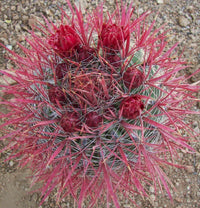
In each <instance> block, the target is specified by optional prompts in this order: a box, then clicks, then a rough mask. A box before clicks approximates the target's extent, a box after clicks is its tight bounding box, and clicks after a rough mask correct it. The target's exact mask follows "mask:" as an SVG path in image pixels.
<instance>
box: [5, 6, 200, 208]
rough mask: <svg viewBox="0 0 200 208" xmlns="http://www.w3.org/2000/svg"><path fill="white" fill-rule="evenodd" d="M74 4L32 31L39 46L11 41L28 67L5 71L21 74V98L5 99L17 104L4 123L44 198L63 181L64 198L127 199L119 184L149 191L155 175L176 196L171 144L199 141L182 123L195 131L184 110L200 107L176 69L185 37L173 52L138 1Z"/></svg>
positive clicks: (16, 90)
mask: <svg viewBox="0 0 200 208" xmlns="http://www.w3.org/2000/svg"><path fill="white" fill-rule="evenodd" d="M68 4H69V8H71V12H72V17H69V16H68V15H67V14H66V13H64V11H63V14H62V22H61V24H60V25H59V26H58V27H57V26H56V25H54V24H53V23H50V22H48V21H47V20H46V22H47V27H45V26H43V27H44V28H45V32H44V36H43V37H38V36H37V35H36V34H35V33H34V32H32V40H28V42H29V43H30V46H31V49H25V48H23V47H22V46H21V48H22V49H23V50H24V53H25V54H26V56H25V57H20V56H18V55H17V54H15V53H14V52H12V51H10V53H12V55H13V56H14V57H15V59H13V60H14V61H15V62H16V63H17V65H18V66H19V67H18V68H17V69H16V70H15V73H14V74H13V73H8V72H5V71H2V73H4V74H5V75H7V76H8V77H11V78H12V79H14V80H15V81H16V82H17V84H15V85H12V86H4V92H6V93H11V94H14V95H15V99H13V100H11V101H9V102H8V101H2V103H6V104H7V105H8V107H9V108H10V109H11V111H10V112H9V113H8V114H2V117H5V118H7V121H6V122H5V124H3V125H2V127H4V126H8V125H10V124H11V123H12V125H13V131H12V132H11V133H7V134H5V136H4V137H3V138H10V144H11V149H12V150H13V155H14V153H15V155H14V156H15V157H20V158H21V160H20V161H21V164H22V166H23V165H25V164H27V163H29V164H30V167H31V168H32V169H33V171H34V175H35V178H34V179H35V181H40V180H42V181H44V182H45V183H44V184H45V185H44V187H43V188H42V194H43V196H44V197H43V200H42V201H44V200H45V198H46V197H47V196H48V195H49V193H50V192H51V191H52V190H53V189H54V188H57V190H58V191H57V200H58V201H59V200H60V199H62V198H63V197H65V196H66V195H69V194H71V195H72V196H73V197H74V199H75V200H76V201H77V204H78V207H82V203H83V201H84V200H85V199H86V198H87V197H88V196H89V197H90V202H89V207H92V206H93V205H94V204H95V203H96V201H98V200H101V198H103V197H104V196H105V195H106V196H107V202H108V204H109V202H110V201H111V200H112V201H113V203H114V205H115V206H116V207H120V203H119V201H118V197H117V195H118V193H119V192H121V194H123V195H124V197H128V198H129V199H131V195H132V196H134V194H135V193H140V194H141V195H143V196H147V195H148V189H147V187H146V186H145V184H149V183H151V182H152V183H153V184H154V186H156V184H157V183H158V184H159V185H160V186H162V185H163V186H164V187H165V189H166V190H167V193H168V194H169V196H170V191H169V188H168V184H167V182H166V180H165V174H164V172H163V169H162V167H163V166H165V165H167V164H168V165H169V164H171V165H173V164H172V163H170V162H168V160H166V158H167V155H168V153H170V155H171V156H172V158H173V157H174V156H175V155H176V151H177V149H181V148H189V149H192V148H191V147H189V145H188V144H187V136H182V135H181V134H180V131H181V129H182V128H184V129H185V130H186V131H188V133H189V134H190V135H194V132H193V131H192V130H191V129H190V127H189V126H188V125H187V124H186V123H185V122H184V118H185V117H186V116H187V114H190V113H197V112H192V111H191V107H192V105H193V104H194V102H195V97H194V96H193V95H192V94H191V93H190V92H191V91H192V92H195V91H197V90H198V89H199V88H198V87H197V86H195V85H189V84H187V83H186V78H185V77H179V76H177V73H178V72H179V71H180V70H182V69H184V68H185V67H186V66H185V65H184V64H185V63H184V62H182V61H180V57H179V58H178V59H177V60H174V59H172V58H170V54H171V53H172V51H173V50H174V48H175V47H176V46H177V45H175V46H173V47H172V48H171V49H169V50H168V51H167V52H164V49H165V45H166V43H167V41H166V36H165V32H161V31H160V29H158V30H155V31H153V29H152V28H153V26H154V22H153V23H152V24H151V25H150V26H147V25H145V19H146V18H147V16H148V15H149V13H148V12H146V13H144V14H142V15H141V16H140V17H138V18H135V17H134V12H133V9H132V5H130V6H129V7H127V6H126V5H125V6H122V7H121V8H119V7H117V9H116V10H115V12H114V13H113V14H110V15H108V17H107V19H106V18H104V15H103V6H99V7H98V8H97V9H96V10H95V11H94V12H93V14H90V15H89V14H88V16H87V17H86V18H85V19H84V18H83V16H82V12H81V10H79V9H77V8H76V7H74V9H73V7H72V5H71V4H70V3H69V2H68ZM64 18H67V19H68V21H67V23H66V22H65V23H64V21H63V19H64ZM177 83H178V84H177ZM187 91H188V92H187ZM126 192H127V193H129V195H127V193H126ZM131 200H132V199H131Z"/></svg>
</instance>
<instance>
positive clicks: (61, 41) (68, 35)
mask: <svg viewBox="0 0 200 208" xmlns="http://www.w3.org/2000/svg"><path fill="white" fill-rule="evenodd" d="M49 44H50V45H51V46H52V48H53V49H54V50H55V51H56V52H57V53H58V54H59V55H61V56H65V57H69V56H71V55H73V52H74V51H73V50H74V49H75V47H76V46H78V45H79V44H80V39H79V37H78V34H77V33H76V32H75V30H74V29H73V28H72V27H70V26H68V25H61V26H60V27H59V28H58V29H57V30H56V32H55V34H53V35H51V37H50V39H49Z"/></svg>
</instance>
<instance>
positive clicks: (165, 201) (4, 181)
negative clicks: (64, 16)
mask: <svg viewBox="0 0 200 208" xmlns="http://www.w3.org/2000/svg"><path fill="white" fill-rule="evenodd" d="M71 2H74V1H71ZM75 2H76V3H77V2H81V4H82V5H83V7H84V8H86V10H91V9H92V8H93V7H95V6H96V5H97V4H98V2H99V1H94V0H93V1H86V0H82V1H75ZM114 2H115V1H114V0H110V1H105V8H104V10H105V12H106V11H107V10H112V9H113V8H114V7H115V3H114ZM125 2H129V1H125ZM133 5H134V6H135V7H136V10H135V12H136V13H138V14H142V13H143V12H144V11H146V10H152V11H155V12H157V11H159V15H158V16H157V24H156V25H157V27H159V26H160V25H162V24H163V23H167V25H166V28H167V29H170V31H169V32H168V34H169V36H168V40H169V42H170V43H169V47H170V45H172V44H173V43H175V42H180V45H179V54H180V53H181V52H182V51H183V50H184V52H183V56H184V57H185V59H186V61H188V62H189V63H190V65H191V67H190V68H188V69H187V70H185V72H184V73H186V74H187V75H190V74H191V73H192V72H194V71H196V70H197V69H198V68H200V50H199V49H200V36H199V34H200V27H199V26H200V2H198V1H197V0H135V1H134V4H133ZM58 6H63V7H64V9H66V10H67V4H66V1H65V0H52V1H51V0H1V1H0V42H1V43H3V44H4V45H6V46H7V47H8V48H10V49H12V50H15V51H17V52H18V53H21V52H20V50H19V47H18V46H17V42H20V43H21V44H22V45H25V46H26V42H25V36H27V35H28V30H30V29H31V27H32V25H33V24H34V23H35V22H36V20H40V21H41V22H43V19H42V16H43V15H44V16H45V17H48V18H50V19H52V20H53V21H54V22H56V21H57V20H59V17H60V11H59V9H58ZM154 17H155V13H154V15H152V16H151V18H150V19H152V18H154ZM5 56H6V54H5V50H4V49H3V48H0V69H6V68H11V67H12V63H10V62H9V61H8V60H6V59H5ZM199 80H200V74H198V75H196V76H194V77H193V78H191V79H190V82H192V83H194V82H197V81H199ZM2 82H3V81H2V75H0V83H2ZM0 93H1V92H0ZM199 95H200V94H199ZM199 95H197V96H199ZM3 96H6V95H3ZM8 99H9V98H8ZM199 107H200V106H199V104H197V105H196V106H195V107H194V108H195V110H199ZM0 110H1V111H5V108H3V107H2V106H1V107H0ZM189 121H190V122H191V124H192V127H193V128H194V129H195V130H196V131H197V132H200V130H199V129H200V118H199V117H198V116H192V117H191V118H190V119H189ZM0 136H1V135H0ZM191 145H192V147H194V148H195V149H196V150H197V152H196V153H195V154H192V155H191V154H188V153H187V152H179V159H178V160H179V163H180V164H182V165H185V169H174V168H171V167H170V168H168V169H167V170H166V172H167V175H168V176H169V178H170V179H171V180H172V183H173V185H174V187H175V189H176V190H175V191H172V196H173V198H174V201H173V203H171V202H170V200H169V198H168V197H167V196H166V194H165V193H164V194H162V193H161V192H158V195H157V196H155V195H154V190H153V187H150V191H151V195H150V198H149V199H145V200H144V199H140V198H139V199H138V201H137V203H138V204H139V205H140V206H141V207H142V208H145V207H151V208H153V207H155V208H163V207H167V208H168V207H170V208H192V207H195V208H200V138H197V142H195V143H191ZM3 147H4V144H3V143H2V142H1V143H0V149H1V148H3ZM8 155H9V152H4V153H3V154H0V208H57V207H58V206H57V205H56V203H55V201H54V197H53V195H54V194H53V193H52V194H51V196H50V197H48V198H47V200H46V201H45V202H44V204H43V205H41V206H39V202H40V194H39V193H32V192H31V191H32V190H33V188H30V179H29V178H28V176H29V175H30V172H29V170H28V169H23V170H19V168H18V167H17V161H16V160H13V161H9V162H3V160H4V159H5V158H6V157H7V156H8ZM61 207H63V208H71V207H76V205H75V204H74V203H73V200H72V199H70V198H66V199H65V200H63V201H62V202H61ZM99 207H100V206H99ZM122 207H123V208H132V207H134V205H131V204H129V203H128V202H126V201H123V202H122Z"/></svg>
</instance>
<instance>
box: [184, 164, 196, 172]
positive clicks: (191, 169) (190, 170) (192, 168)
mask: <svg viewBox="0 0 200 208" xmlns="http://www.w3.org/2000/svg"><path fill="white" fill-rule="evenodd" d="M185 169H186V170H187V172H188V173H194V171H195V170H194V167H193V166H190V165H188V166H186V167H185Z"/></svg>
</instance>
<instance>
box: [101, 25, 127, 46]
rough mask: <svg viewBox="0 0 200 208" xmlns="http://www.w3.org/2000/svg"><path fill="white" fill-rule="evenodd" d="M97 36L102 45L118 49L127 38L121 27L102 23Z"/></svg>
mask: <svg viewBox="0 0 200 208" xmlns="http://www.w3.org/2000/svg"><path fill="white" fill-rule="evenodd" d="M99 38H100V41H101V43H102V45H103V46H104V47H107V48H109V49H113V50H119V49H120V48H122V46H123V43H124V41H125V40H126V39H127V38H128V34H127V32H126V33H125V31H124V29H123V27H120V26H117V25H116V24H111V25H109V24H103V26H102V30H101V34H100V37H99Z"/></svg>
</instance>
